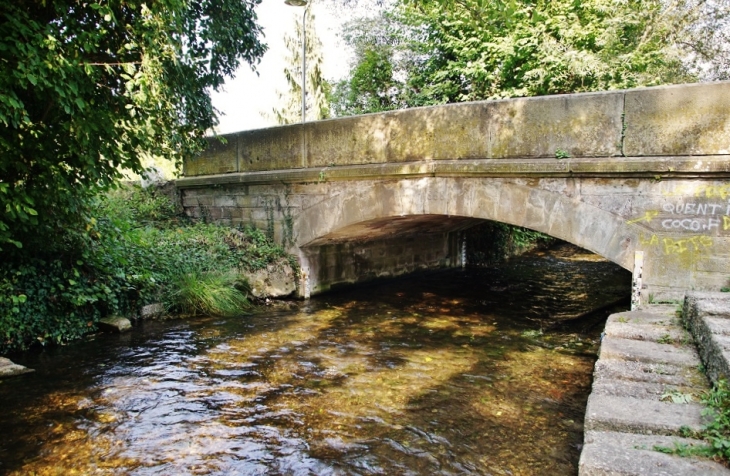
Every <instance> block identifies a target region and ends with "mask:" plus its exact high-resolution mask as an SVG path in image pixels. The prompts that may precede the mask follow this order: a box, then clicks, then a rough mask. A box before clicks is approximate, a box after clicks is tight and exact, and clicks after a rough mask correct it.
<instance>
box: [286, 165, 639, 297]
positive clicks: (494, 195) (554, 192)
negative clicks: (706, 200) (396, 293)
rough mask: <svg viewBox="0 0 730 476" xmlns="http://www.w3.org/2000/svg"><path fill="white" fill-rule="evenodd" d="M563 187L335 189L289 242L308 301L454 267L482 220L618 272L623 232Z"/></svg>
mask: <svg viewBox="0 0 730 476" xmlns="http://www.w3.org/2000/svg"><path fill="white" fill-rule="evenodd" d="M575 188H576V183H575V181H574V180H572V179H540V180H534V181H526V180H518V179H494V178H468V179H465V178H457V177H453V178H451V177H425V178H417V179H405V180H399V181H372V182H365V183H363V182H351V183H345V184H343V186H342V187H340V189H339V190H338V193H336V194H335V195H333V196H331V197H329V198H328V199H326V200H324V201H323V202H321V203H319V204H317V205H315V206H313V207H311V208H309V209H307V210H305V211H303V213H302V215H301V216H300V217H299V218H298V220H297V226H296V227H295V229H296V230H297V232H298V233H297V236H296V237H295V238H296V241H297V244H298V248H299V250H300V256H301V257H302V259H303V264H304V265H305V267H308V268H310V276H311V283H310V286H311V289H312V292H313V293H316V292H320V291H322V290H325V289H328V288H329V287H331V286H332V285H334V284H338V283H352V282H357V281H360V280H367V279H372V278H374V277H378V276H391V275H396V274H404V273H408V272H411V271H415V270H418V269H425V268H438V267H450V266H459V265H460V264H461V259H462V252H463V249H462V237H463V234H462V232H463V231H464V230H466V229H468V228H470V227H472V226H474V225H476V224H478V223H481V222H483V221H484V220H491V221H497V222H502V223H507V224H510V225H517V226H521V227H525V228H529V229H532V230H535V231H539V232H542V233H544V234H547V235H550V236H553V237H555V238H559V239H561V240H564V241H567V242H569V243H573V244H575V245H577V246H580V247H582V248H585V249H587V250H590V251H592V252H594V253H596V254H598V255H601V256H603V257H604V258H606V259H608V260H610V261H613V262H614V263H616V264H618V265H619V266H622V267H624V268H626V269H631V265H632V263H633V248H632V245H633V243H634V242H635V240H633V239H632V238H631V237H632V235H633V233H634V232H633V230H632V229H630V228H629V227H627V226H626V224H625V220H624V219H623V218H621V217H619V216H617V215H616V214H615V213H612V212H611V211H607V210H604V209H602V208H600V207H598V206H596V205H595V204H589V203H586V202H584V201H582V200H580V199H577V198H576V194H575Z"/></svg>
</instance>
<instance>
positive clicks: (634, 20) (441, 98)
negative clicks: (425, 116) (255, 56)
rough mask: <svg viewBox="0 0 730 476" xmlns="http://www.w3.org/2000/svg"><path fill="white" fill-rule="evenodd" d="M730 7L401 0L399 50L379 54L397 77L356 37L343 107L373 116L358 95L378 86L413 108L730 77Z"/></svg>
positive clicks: (640, 1) (394, 33)
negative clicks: (378, 64) (385, 73)
mask: <svg viewBox="0 0 730 476" xmlns="http://www.w3.org/2000/svg"><path fill="white" fill-rule="evenodd" d="M728 3H729V2H728V1H727V0H717V1H705V0H669V1H665V0H622V1H613V0H610V1H609V0H583V1H575V0H551V1H547V0H537V1H535V0H397V1H396V5H395V6H394V7H393V8H391V14H392V19H393V20H392V22H391V25H392V26H393V27H392V28H391V31H390V33H389V37H388V39H386V40H383V41H381V43H380V44H386V45H390V46H389V48H390V50H388V49H382V48H381V49H379V50H375V51H378V52H380V53H381V58H386V59H395V61H392V62H391V64H392V65H393V66H394V67H393V72H392V74H389V75H388V76H389V77H387V78H383V77H381V76H380V75H382V71H379V70H377V68H372V67H370V66H369V64H371V63H372V62H373V60H372V57H371V56H369V55H368V54H362V53H361V52H358V41H360V40H359V39H350V45H351V46H353V48H354V50H355V53H356V55H355V57H356V63H355V64H354V65H353V68H352V72H351V75H350V77H349V78H348V81H347V88H348V94H349V98H351V99H349V100H346V101H341V102H342V103H343V105H340V106H338V107H337V108H336V109H337V110H338V112H340V113H341V114H352V113H361V112H366V111H365V110H364V109H367V108H363V105H362V103H361V102H360V103H358V102H357V101H356V100H354V99H355V98H362V97H368V95H371V94H372V92H371V91H373V90H379V91H380V94H381V97H383V91H390V92H389V96H390V97H391V98H397V100H395V101H391V105H397V107H404V106H405V107H412V106H421V105H429V104H443V103H450V102H461V101H472V100H481V99H498V98H508V97H523V96H537V95H545V94H563V93H573V92H581V91H597V90H610V89H623V88H632V87H638V86H650V85H658V84H668V83H678V82H687V81H694V80H697V79H698V78H702V79H721V78H723V77H726V76H727V74H728V71H727V65H728V57H730V54H729V53H730V51H728V42H727V38H728V34H729V33H730V27H729V23H728V18H730V6H729V5H728ZM371 36H372V35H370V34H369V33H368V34H366V35H365V38H370V37H371ZM406 38H407V40H406ZM383 53H385V54H383ZM389 55H390V56H389ZM363 71H369V72H370V73H369V77H368V80H367V81H364V80H363V79H362V78H361V77H360V76H361V75H362V72H363ZM374 85H375V86H374ZM374 106H375V107H373V108H372V109H371V111H377V110H380V109H378V108H379V107H380V105H379V104H375V105H374Z"/></svg>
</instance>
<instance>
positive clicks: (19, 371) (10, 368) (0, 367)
mask: <svg viewBox="0 0 730 476" xmlns="http://www.w3.org/2000/svg"><path fill="white" fill-rule="evenodd" d="M29 372H35V370H33V369H29V368H28V367H23V366H22V365H18V364H16V363H13V361H11V360H10V359H6V358H5V357H0V378H5V377H15V376H16V375H23V374H27V373H29Z"/></svg>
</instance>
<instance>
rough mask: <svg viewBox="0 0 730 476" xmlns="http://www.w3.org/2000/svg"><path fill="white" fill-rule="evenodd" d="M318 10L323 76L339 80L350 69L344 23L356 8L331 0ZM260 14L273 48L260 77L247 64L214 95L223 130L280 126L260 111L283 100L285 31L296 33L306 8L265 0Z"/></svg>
mask: <svg viewBox="0 0 730 476" xmlns="http://www.w3.org/2000/svg"><path fill="white" fill-rule="evenodd" d="M313 8H314V15H315V21H316V24H315V25H316V28H317V33H318V34H319V37H320V38H321V39H322V43H323V45H324V48H323V55H324V64H323V69H324V76H325V78H327V79H340V78H341V77H343V76H345V75H346V74H347V72H348V60H349V56H348V54H349V52H348V50H347V48H346V47H345V46H344V43H343V42H342V40H341V39H340V38H339V27H340V24H341V23H342V22H343V20H347V18H345V17H349V16H350V15H351V14H353V13H356V11H355V10H346V9H341V8H333V7H332V5H331V4H329V3H324V4H322V3H320V4H319V5H317V4H315V5H313ZM256 12H257V14H258V17H259V24H260V25H261V26H262V28H263V29H264V34H265V35H266V36H265V37H264V38H263V40H264V42H265V43H266V44H267V45H268V47H269V49H268V51H267V52H266V54H264V57H263V59H262V60H261V63H260V64H259V65H258V67H257V69H258V73H259V74H258V76H257V75H256V73H253V72H252V71H251V69H250V68H249V67H248V65H246V66H243V67H241V68H240V69H239V70H238V73H237V74H236V78H235V79H233V80H229V81H227V82H226V86H225V88H224V91H222V92H220V93H217V94H216V93H214V94H213V96H212V97H213V105H214V106H215V107H216V108H217V109H218V110H220V111H221V112H222V113H223V114H224V115H222V116H221V119H220V125H219V126H218V133H220V134H226V133H229V132H236V131H242V130H248V129H259V128H262V127H269V126H274V125H276V123H275V121H274V119H273V118H272V117H264V116H262V114H261V113H262V112H263V113H266V114H267V115H268V116H271V114H270V113H271V109H272V108H273V107H275V106H276V105H277V102H278V98H277V94H276V93H277V91H280V92H284V91H286V89H287V82H286V78H285V77H284V67H285V56H286V54H287V51H286V46H285V45H284V35H285V33H287V32H290V33H292V32H293V31H294V22H295V20H296V19H297V18H299V19H301V16H302V13H303V12H302V8H301V7H290V6H287V5H285V4H284V0H263V2H262V3H261V5H259V6H258V7H257V8H256ZM348 13H349V14H348Z"/></svg>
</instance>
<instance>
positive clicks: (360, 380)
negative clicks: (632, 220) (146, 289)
mask: <svg viewBox="0 0 730 476" xmlns="http://www.w3.org/2000/svg"><path fill="white" fill-rule="evenodd" d="M629 281H630V276H628V273H626V272H625V271H623V270H620V269H618V268H617V267H615V266H614V265H612V264H610V263H607V262H605V261H601V260H598V259H596V258H595V257H593V255H588V254H586V253H584V252H582V251H579V250H578V251H577V250H566V249H558V250H557V251H553V252H550V253H548V254H546V255H545V256H532V257H526V258H524V259H517V260H513V261H511V262H510V263H509V265H508V266H506V267H502V268H487V269H468V270H466V271H461V270H457V271H445V272H438V273H428V274H422V275H417V276H410V277H408V278H404V279H398V280H392V281H388V282H380V283H376V284H373V285H370V286H364V287H360V288H357V289H351V290H348V291H342V292H338V293H336V294H330V295H326V296H321V297H319V298H317V299H313V300H312V301H310V302H308V303H301V304H299V305H297V307H296V309H293V310H291V311H278V312H268V313H264V314H260V315H256V316H251V317H246V318H242V319H217V318H205V319H196V320H190V321H176V322H166V323H145V325H144V327H143V328H138V329H135V330H134V332H133V333H132V334H128V335H124V336H100V337H99V338H98V339H96V340H94V341H91V342H86V343H81V344H77V345H74V346H70V347H67V348H59V349H54V350H52V351H49V352H44V353H41V354H27V355H25V356H23V357H22V359H16V360H19V361H21V360H22V362H21V363H24V364H26V365H29V366H31V367H33V368H36V369H37V372H36V374H34V375H29V376H26V377H21V378H19V379H14V380H8V381H5V382H3V383H1V384H0V401H2V402H3V405H4V407H5V411H4V412H3V414H2V416H0V431H2V433H3V434H4V435H12V437H10V438H5V439H3V441H2V442H0V462H1V465H0V472H3V473H6V474H28V473H32V472H36V473H38V474H58V473H63V474H74V472H75V473H76V474H89V473H95V472H99V473H102V474H282V475H283V474H287V475H288V474H318V475H319V474H389V475H390V474H404V475H405V474H414V475H415V474H494V475H498V474H514V475H517V474H574V473H575V472H576V468H577V459H578V455H579V451H580V444H581V442H582V420H583V412H584V410H585V402H586V398H587V394H588V391H589V388H590V381H591V371H592V366H593V362H594V360H595V351H596V345H597V338H598V333H600V330H601V329H600V327H601V325H600V324H598V325H595V324H592V325H591V326H588V330H585V328H586V325H585V323H587V322H593V321H596V319H597V318H596V317H595V316H587V317H586V316H584V317H583V318H581V319H580V320H577V321H572V322H569V321H566V319H568V318H570V317H576V316H583V315H585V314H586V312H587V311H588V310H590V309H595V308H600V307H602V306H604V305H606V304H607V303H609V302H613V301H615V300H616V299H619V298H621V297H622V296H628V294H629ZM603 314H604V315H605V312H604V313H603Z"/></svg>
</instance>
